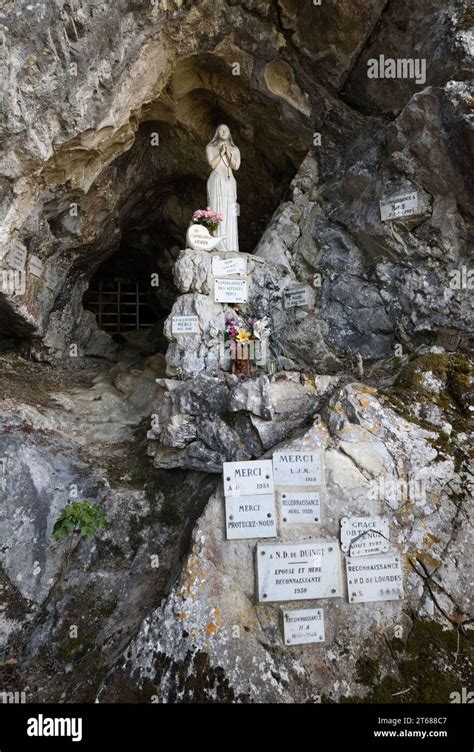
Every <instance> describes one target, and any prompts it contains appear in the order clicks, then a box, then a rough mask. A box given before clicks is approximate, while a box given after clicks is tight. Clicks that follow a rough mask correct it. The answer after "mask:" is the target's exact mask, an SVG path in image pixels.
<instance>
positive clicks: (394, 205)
mask: <svg viewBox="0 0 474 752" xmlns="http://www.w3.org/2000/svg"><path fill="white" fill-rule="evenodd" d="M379 203H380V218H381V220H382V222H387V221H389V220H391V219H399V218H400V217H410V216H411V215H412V214H416V213H417V212H418V194H417V192H416V191H411V193H404V194H402V195H400V196H394V197H393V198H388V199H383V200H382V201H380V202H379Z"/></svg>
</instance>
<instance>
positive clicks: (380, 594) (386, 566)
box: [346, 554, 403, 603]
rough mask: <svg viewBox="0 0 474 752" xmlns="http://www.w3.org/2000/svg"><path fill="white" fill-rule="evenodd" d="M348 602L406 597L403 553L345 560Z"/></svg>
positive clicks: (391, 599)
mask: <svg viewBox="0 0 474 752" xmlns="http://www.w3.org/2000/svg"><path fill="white" fill-rule="evenodd" d="M346 568H347V592H348V595H349V603H369V602H370V601H394V600H399V599H401V598H403V570H402V562H401V557H400V554H389V555H387V556H367V557H366V558H362V557H360V558H359V557H357V558H350V559H349V558H348V559H346Z"/></svg>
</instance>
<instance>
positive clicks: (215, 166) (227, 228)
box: [206, 125, 240, 251]
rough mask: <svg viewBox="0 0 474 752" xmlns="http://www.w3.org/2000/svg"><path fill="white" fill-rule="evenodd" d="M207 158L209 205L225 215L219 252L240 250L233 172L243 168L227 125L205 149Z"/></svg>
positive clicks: (221, 126) (223, 126) (235, 184)
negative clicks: (209, 170) (208, 168)
mask: <svg viewBox="0 0 474 752" xmlns="http://www.w3.org/2000/svg"><path fill="white" fill-rule="evenodd" d="M206 157H207V161H208V162H209V164H210V166H211V168H212V172H211V174H210V175H209V180H208V181H207V203H208V206H210V207H211V209H213V210H214V211H216V212H220V213H221V214H223V215H224V220H223V222H221V224H220V225H219V229H218V231H217V232H218V235H219V236H220V235H222V236H223V239H222V241H221V242H220V243H219V245H218V246H217V249H218V250H220V251H238V250H239V235H238V230H237V216H238V214H239V205H238V203H237V183H236V182H235V178H234V174H233V172H232V170H238V169H239V167H240V151H239V149H238V148H237V147H236V145H235V144H234V142H233V141H232V136H231V134H230V130H229V128H228V127H227V125H218V126H217V128H216V132H215V134H214V138H213V139H212V141H209V143H208V145H207V146H206Z"/></svg>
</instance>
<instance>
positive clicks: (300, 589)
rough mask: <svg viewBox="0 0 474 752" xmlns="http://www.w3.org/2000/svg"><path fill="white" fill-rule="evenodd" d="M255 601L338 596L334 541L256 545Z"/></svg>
mask: <svg viewBox="0 0 474 752" xmlns="http://www.w3.org/2000/svg"><path fill="white" fill-rule="evenodd" d="M256 556H257V586H258V600H259V601H261V602H269V601H300V600H308V599H312V598H337V597H340V596H341V592H342V585H341V567H340V556H339V546H338V543H337V542H336V541H326V540H308V541H303V542H302V543H291V544H279V543H258V544H257V552H256Z"/></svg>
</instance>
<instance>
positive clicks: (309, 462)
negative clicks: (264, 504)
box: [273, 450, 322, 487]
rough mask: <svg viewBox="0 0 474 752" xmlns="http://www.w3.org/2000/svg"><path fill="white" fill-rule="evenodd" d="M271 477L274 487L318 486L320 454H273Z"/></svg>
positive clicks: (306, 452)
mask: <svg viewBox="0 0 474 752" xmlns="http://www.w3.org/2000/svg"><path fill="white" fill-rule="evenodd" d="M273 475H274V478H275V485H276V486H302V487H304V486H306V487H308V486H320V485H321V484H322V462H321V452H320V451H319V450H314V451H311V452H308V451H301V452H274V454H273Z"/></svg>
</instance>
